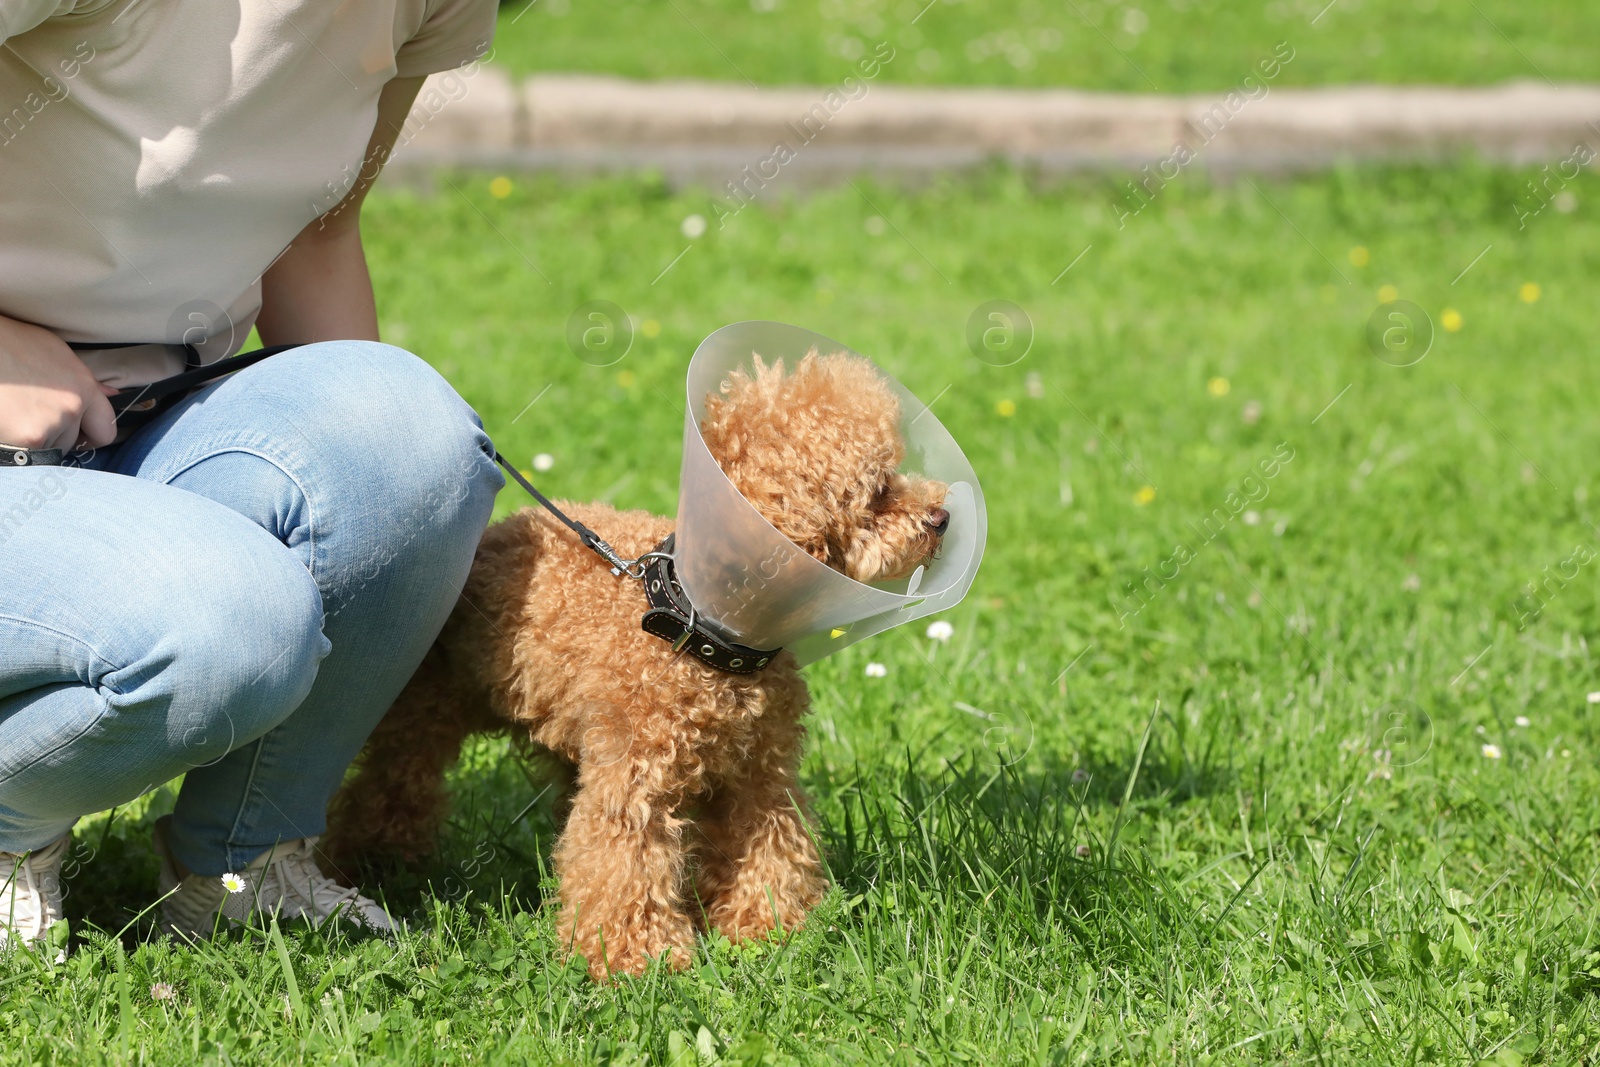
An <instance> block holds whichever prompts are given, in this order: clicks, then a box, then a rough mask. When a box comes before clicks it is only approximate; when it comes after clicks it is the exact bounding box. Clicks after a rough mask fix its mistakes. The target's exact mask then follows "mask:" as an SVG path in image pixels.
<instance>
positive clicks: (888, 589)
mask: <svg viewBox="0 0 1600 1067" xmlns="http://www.w3.org/2000/svg"><path fill="white" fill-rule="evenodd" d="M813 348H815V349H816V350H817V351H818V352H819V353H821V354H823V355H829V354H832V353H836V352H850V350H849V349H847V348H845V347H844V346H843V345H841V344H838V343H837V342H835V341H831V340H829V339H828V338H826V337H823V336H822V335H821V334H816V333H812V332H810V331H809V330H802V329H800V328H799V327H796V326H787V325H784V324H783V323H779V322H737V323H734V324H733V325H731V326H724V327H723V328H722V329H720V330H718V331H717V332H715V333H713V334H712V335H711V336H710V337H707V338H706V339H705V340H704V341H702V342H701V343H700V347H699V348H698V349H697V350H696V351H695V354H694V359H693V360H691V361H690V363H689V374H688V383H687V390H688V407H687V411H686V414H685V418H684V428H683V472H682V476H681V479H680V482H679V496H678V525H677V532H676V534H675V544H674V546H673V550H672V555H673V561H674V563H675V566H676V571H677V577H678V580H679V582H680V583H681V585H682V588H683V590H684V592H685V593H686V594H687V596H688V599H689V601H690V602H691V603H692V604H693V606H694V609H695V610H696V611H697V612H698V613H699V616H700V618H701V619H703V620H705V621H706V622H709V623H711V624H712V625H713V626H715V627H717V628H718V629H720V630H722V631H724V632H726V633H727V634H729V635H731V636H732V637H733V638H735V639H736V640H737V641H738V642H740V643H741V644H743V645H747V646H754V647H756V648H778V647H780V646H781V647H785V648H788V649H790V650H791V651H792V652H794V654H795V656H796V658H797V659H799V661H800V663H801V664H802V665H804V664H807V663H811V662H814V661H816V660H819V659H821V658H822V657H823V656H826V655H829V654H830V653H833V652H837V651H838V650H839V649H841V648H844V647H845V646H846V645H851V644H854V643H855V642H857V641H859V640H861V639H862V638H864V637H870V636H871V635H872V634H875V633H878V632H879V631H882V630H887V629H888V628H889V627H891V626H899V625H901V624H902V623H907V622H911V621H912V620H914V619H919V618H921V617H923V616H924V615H931V614H933V613H934V612H936V611H943V610H944V609H946V608H950V607H954V606H955V605H956V604H957V603H958V602H960V600H961V598H962V597H963V596H965V595H966V592H967V589H968V588H969V587H970V586H971V585H972V579H973V577H974V576H975V575H976V574H977V572H978V563H979V561H980V560H981V559H982V558H983V546H984V541H985V539H986V537H987V535H988V517H987V515H986V513H985V511H984V506H983V490H982V489H981V488H980V487H979V485H978V477H977V475H976V474H975V473H974V472H973V470H972V465H971V464H970V463H968V462H967V457H966V456H965V455H964V454H963V453H962V451H961V447H960V446H959V445H957V444H956V442H955V439H954V438H952V437H951V436H950V433H949V431H947V430H946V429H945V428H944V426H943V424H941V423H940V422H939V420H938V418H937V417H935V416H934V414H933V413H932V412H931V411H929V410H928V406H927V405H926V404H924V403H922V401H920V400H918V399H917V398H916V397H915V396H914V395H913V394H912V393H911V392H910V391H909V390H907V389H906V388H905V387H904V386H903V385H901V384H900V383H899V382H897V381H895V379H894V378H893V377H891V376H890V375H889V374H888V373H887V372H885V371H884V370H883V369H882V368H881V367H879V368H877V370H878V373H879V374H880V375H881V376H882V377H883V380H884V382H885V384H887V385H888V386H889V388H890V389H892V390H893V391H894V392H895V394H896V395H897V396H898V397H899V398H900V415H901V433H902V436H903V437H904V439H905V446H906V460H905V462H904V463H903V464H902V466H901V469H902V470H904V471H907V472H915V473H918V474H922V475H924V476H926V477H929V478H934V479H937V480H939V481H941V482H944V483H946V484H947V485H948V486H949V487H950V489H949V493H948V494H947V496H946V498H945V503H944V508H945V510H946V511H948V512H949V513H950V525H949V527H948V528H947V529H946V531H945V534H944V538H943V545H942V547H941V549H940V551H939V554H938V558H936V559H934V560H932V561H931V562H929V563H928V564H927V566H925V567H919V568H917V570H916V572H915V573H914V574H912V575H911V577H910V578H906V579H900V580H897V581H893V582H881V583H878V584H875V585H866V584H864V583H861V582H858V581H855V580H854V579H852V578H848V577H846V576H845V575H843V574H840V573H839V572H838V571H836V570H834V569H832V568H831V567H829V566H827V565H826V564H824V563H821V562H819V561H818V560H816V559H814V558H812V557H811V556H810V555H808V554H807V553H806V552H804V551H803V550H802V549H801V548H800V547H799V546H798V545H796V544H795V543H794V542H792V541H790V540H789V539H788V538H787V537H785V536H784V535H783V534H781V533H779V532H778V530H777V529H776V528H774V527H773V525H772V524H771V523H769V522H768V521H767V520H766V519H765V518H763V517H762V516H761V513H760V512H758V511H757V510H756V509H755V507H754V506H753V505H751V504H750V502H749V501H748V500H746V499H745V498H744V497H743V496H742V495H741V494H740V492H739V490H738V489H737V488H736V487H735V486H734V484H733V483H732V482H731V481H729V479H728V477H727V475H725V474H724V473H723V472H722V468H721V467H720V466H719V465H718V464H717V461H716V460H715V459H714V458H713V457H712V455H711V452H710V450H709V449H707V447H706V443H705V440H704V439H703V438H702V437H701V436H700V421H701V419H702V418H704V416H705V406H706V396H707V394H710V393H715V392H717V391H718V390H719V388H720V387H721V385H722V382H723V380H724V379H726V378H727V376H728V374H729V373H730V372H732V371H734V370H740V369H742V370H744V371H745V372H746V373H751V374H753V371H754V366H753V362H752V358H751V357H752V356H754V355H759V356H761V358H762V359H763V360H764V361H766V362H767V363H769V364H770V363H772V362H773V361H774V360H778V359H782V360H783V361H784V365H785V366H786V367H791V368H792V367H794V366H796V365H797V364H798V363H799V362H800V360H801V359H802V358H803V357H804V356H805V355H806V353H807V352H809V351H811V350H812V349H813ZM850 354H851V355H859V354H858V353H854V352H850ZM861 358H865V357H861ZM868 362H870V361H868ZM874 366H876V365H875V364H874Z"/></svg>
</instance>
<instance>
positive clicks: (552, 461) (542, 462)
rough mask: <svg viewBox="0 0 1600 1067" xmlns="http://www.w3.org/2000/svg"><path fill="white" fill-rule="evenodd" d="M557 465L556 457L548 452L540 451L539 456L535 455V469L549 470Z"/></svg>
mask: <svg viewBox="0 0 1600 1067" xmlns="http://www.w3.org/2000/svg"><path fill="white" fill-rule="evenodd" d="M555 465H556V457H554V456H552V455H551V454H550V453H548V452H540V453H539V454H538V455H537V456H534V457H533V469H534V470H536V471H547V470H549V469H550V468H551V467H554V466H555Z"/></svg>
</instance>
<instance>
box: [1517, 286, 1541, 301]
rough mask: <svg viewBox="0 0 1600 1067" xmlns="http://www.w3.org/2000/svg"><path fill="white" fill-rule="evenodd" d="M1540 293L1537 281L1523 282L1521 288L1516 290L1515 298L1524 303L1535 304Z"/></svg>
mask: <svg viewBox="0 0 1600 1067" xmlns="http://www.w3.org/2000/svg"><path fill="white" fill-rule="evenodd" d="M1542 293H1543V290H1541V289H1540V288H1539V283H1538V282H1523V283H1522V288H1520V289H1518V290H1517V298H1518V299H1519V300H1521V301H1522V302H1523V303H1524V304H1536V303H1538V302H1539V297H1540V296H1541V295H1542Z"/></svg>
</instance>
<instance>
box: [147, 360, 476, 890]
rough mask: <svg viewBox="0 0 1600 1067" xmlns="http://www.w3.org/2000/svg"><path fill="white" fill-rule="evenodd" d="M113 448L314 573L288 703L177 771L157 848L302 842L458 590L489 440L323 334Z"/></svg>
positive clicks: (386, 369)
mask: <svg viewBox="0 0 1600 1067" xmlns="http://www.w3.org/2000/svg"><path fill="white" fill-rule="evenodd" d="M127 447H128V452H127V454H126V456H124V457H121V458H119V460H118V464H119V467H120V468H121V469H123V470H124V471H125V472H127V473H132V474H135V475H137V476H138V477H139V478H141V479H155V480H158V481H163V482H167V483H169V484H170V485H172V486H176V487H178V488H180V489H184V490H187V491H189V492H190V493H194V494H198V495H203V496H206V497H209V498H211V499H212V500H215V501H217V502H220V503H222V504H224V505H226V506H227V507H229V508H231V509H233V510H234V511H237V512H239V513H240V514H242V515H244V516H246V517H248V518H249V519H251V520H252V521H254V522H255V523H257V524H258V525H259V526H261V527H263V528H264V529H266V530H267V531H268V532H269V533H271V534H272V536H274V537H275V538H277V539H278V540H279V541H280V542H281V543H282V544H283V545H285V546H286V547H287V548H288V549H289V550H290V551H291V552H292V553H293V554H294V556H295V557H296V558H298V559H299V560H300V562H301V563H302V565H303V566H304V568H305V569H306V570H307V571H308V572H309V574H310V575H312V576H313V577H314V578H315V581H316V586H317V589H318V590H319V593H320V596H321V599H322V603H323V608H324V611H325V613H326V618H325V620H324V626H323V630H324V632H325V633H326V635H327V637H328V639H329V640H330V641H331V642H332V652H331V653H330V654H329V655H328V657H327V659H326V660H325V661H324V662H323V663H322V664H321V668H320V670H319V672H318V675H317V679H316V682H315V684H314V685H313V686H312V688H311V691H310V693H309V694H308V695H307V696H306V698H305V700H304V701H303V702H302V703H301V704H300V705H299V707H298V709H297V710H295V712H294V714H293V715H291V716H290V717H289V718H288V719H287V720H286V721H284V722H283V723H282V724H281V725H279V726H278V727H277V728H275V729H273V730H271V731H270V732H269V733H267V734H266V735H265V736H263V737H261V738H260V739H259V740H255V741H253V742H252V743H250V744H246V745H244V746H241V747H237V748H235V749H234V750H233V751H232V752H230V754H229V755H227V756H226V757H224V758H223V759H222V760H220V761H219V762H217V763H215V764H212V765H210V766H207V767H205V768H203V769H199V770H196V771H193V772H191V773H190V774H189V775H188V777H187V778H186V780H185V784H184V788H183V791H182V793H181V795H180V797H179V802H178V807H177V811H176V812H175V813H174V816H173V821H172V825H171V828H170V830H171V832H170V847H171V851H172V853H173V855H174V856H175V857H176V858H177V859H178V860H179V861H180V862H181V863H182V864H183V865H185V866H187V867H188V868H190V869H191V870H193V871H196V872H199V873H201V874H205V875H212V874H220V873H222V872H223V871H239V870H242V869H244V868H245V867H246V866H247V865H249V864H251V863H257V864H259V863H260V862H261V857H263V856H264V855H266V854H268V853H269V851H271V850H273V849H277V848H280V847H281V846H282V845H283V843H285V842H294V841H309V842H310V843H311V847H314V845H315V838H316V837H317V836H318V835H320V834H322V833H323V831H324V829H325V827H326V818H327V807H328V802H329V800H330V799H331V797H332V796H333V793H334V791H335V790H336V789H337V788H338V786H339V783H340V781H341V779H342V778H343V776H344V773H345V770H346V768H347V767H348V766H349V765H350V763H351V761H352V760H353V759H354V758H355V756H356V754H357V753H358V752H359V751H360V749H361V746H362V743H363V742H364V741H365V740H366V738H367V736H368V734H370V733H371V731H372V729H373V727H374V726H375V725H376V724H377V722H378V720H379V719H380V718H381V717H382V715H383V713H384V712H385V711H386V710H387V709H388V708H389V706H390V705H391V704H392V703H393V702H394V700H395V697H396V696H397V695H398V694H399V693H400V691H401V689H402V688H404V686H405V684H406V681H407V679H409V678H410V676H411V674H412V672H413V671H415V670H416V668H417V665H418V663H420V662H421V660H422V657H423V655H424V653H426V651H427V649H428V647H429V645H430V644H432V642H433V639H434V637H435V636H437V634H438V632H439V630H440V628H441V627H442V626H443V625H444V621H445V619H446V617H447V616H448V615H449V613H450V610H451V608H452V607H453V606H454V605H455V602H456V600H457V599H458V597H459V595H460V591H461V587H462V585H463V584H464V582H465V581H466V576H467V572H468V569H469V568H470V566H471V563H472V557H473V554H474V552H475V550H476V548H477V544H478V540H479V538H480V537H481V536H482V534H483V530H484V527H485V525H486V524H487V523H488V519H489V514H490V512H491V510H492V508H493V502H494V496H495V493H496V492H498V491H499V489H500V487H501V486H502V485H503V484H504V483H503V480H502V478H501V476H500V474H499V471H498V470H497V469H496V467H495V465H494V461H493V448H492V446H491V444H490V442H489V439H488V437H487V436H486V435H485V434H484V432H483V429H482V426H481V424H480V423H479V420H478V418H477V416H476V415H475V414H474V413H473V411H472V409H471V408H470V407H468V406H467V404H466V403H465V402H463V401H462V400H461V398H460V397H459V396H457V395H456V394H455V392H454V391H453V390H452V389H451V388H450V386H449V385H448V384H447V383H446V382H445V381H444V379H443V378H441V377H440V376H439V375H438V373H437V372H435V371H434V370H433V369H432V368H430V367H429V366H428V365H427V364H426V363H424V362H423V361H422V360H420V359H418V358H417V357H416V356H413V355H411V354H409V353H407V352H404V351H402V350H400V349H398V348H393V347H391V346H388V345H382V344H376V343H370V342H358V341H339V342H327V343H322V344H315V345H307V346H305V347H304V348H300V349H296V350H294V351H291V352H287V353H284V354H282V355H278V356H274V357H272V358H271V359H268V360H266V361H264V362H262V363H260V364H257V365H256V366H254V367H251V368H249V369H247V370H244V371H241V372H240V373H239V374H237V375H235V376H233V377H232V378H229V379H227V380H225V381H222V382H220V383H218V384H216V385H214V386H211V387H209V388H208V389H207V390H205V391H204V392H203V393H201V394H200V395H199V396H197V397H196V398H194V399H192V400H191V401H189V402H187V403H186V404H185V405H183V407H181V408H180V409H178V410H176V411H175V412H173V413H171V414H169V416H167V417H166V418H164V419H162V420H160V421H159V422H157V423H155V424H153V425H152V426H151V427H148V428H147V429H146V430H145V431H142V432H141V434H140V435H139V436H138V437H136V438H135V439H133V440H130V441H129V442H128V446H127ZM330 893H335V894H336V891H333V890H330ZM329 899H330V900H332V896H330V897H329ZM350 903H351V904H352V905H354V904H355V903H356V902H355V901H351V902H350Z"/></svg>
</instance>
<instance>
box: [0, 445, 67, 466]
mask: <svg viewBox="0 0 1600 1067" xmlns="http://www.w3.org/2000/svg"><path fill="white" fill-rule="evenodd" d="M60 465H61V449H59V448H21V447H19V446H17V445H0V467H59V466H60Z"/></svg>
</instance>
